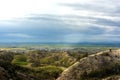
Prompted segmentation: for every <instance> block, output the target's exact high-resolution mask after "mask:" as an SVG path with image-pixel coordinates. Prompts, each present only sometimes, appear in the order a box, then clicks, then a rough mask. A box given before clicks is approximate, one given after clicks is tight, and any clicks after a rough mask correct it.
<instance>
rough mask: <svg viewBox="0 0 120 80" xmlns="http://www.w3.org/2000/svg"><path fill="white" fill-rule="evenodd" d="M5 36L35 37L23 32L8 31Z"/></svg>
mask: <svg viewBox="0 0 120 80" xmlns="http://www.w3.org/2000/svg"><path fill="white" fill-rule="evenodd" d="M4 36H7V37H16V38H33V36H30V35H28V34H23V33H8V34H5V35H4Z"/></svg>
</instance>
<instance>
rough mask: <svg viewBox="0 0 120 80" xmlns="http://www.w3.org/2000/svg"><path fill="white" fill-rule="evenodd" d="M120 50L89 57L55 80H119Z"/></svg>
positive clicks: (107, 51)
mask: <svg viewBox="0 0 120 80" xmlns="http://www.w3.org/2000/svg"><path fill="white" fill-rule="evenodd" d="M119 79H120V49H118V50H106V51H103V52H99V53H97V54H93V55H89V56H88V57H85V58H82V59H80V60H79V61H78V62H76V63H75V64H73V65H72V66H70V67H69V68H68V69H66V70H65V71H63V73H62V74H61V76H60V77H59V78H58V79H56V80H119Z"/></svg>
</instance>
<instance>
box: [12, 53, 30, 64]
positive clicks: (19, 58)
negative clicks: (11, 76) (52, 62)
mask: <svg viewBox="0 0 120 80" xmlns="http://www.w3.org/2000/svg"><path fill="white" fill-rule="evenodd" d="M12 63H13V64H16V65H21V66H22V65H27V64H28V62H27V57H26V56H25V55H15V56H14V59H13V61H12Z"/></svg>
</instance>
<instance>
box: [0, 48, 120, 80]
mask: <svg viewBox="0 0 120 80" xmlns="http://www.w3.org/2000/svg"><path fill="white" fill-rule="evenodd" d="M98 51H102V49H96V50H95V49H90V50H88V49H86V48H75V49H63V50H60V49H50V50H49V49H48V50H47V49H42V50H32V49H30V51H27V52H20V51H18V52H16V51H15V52H14V51H13V52H12V51H1V52H0V69H1V68H3V69H4V70H6V71H5V72H6V74H8V77H7V79H8V80H9V79H12V80H28V79H29V80H48V79H49V80H55V79H56V78H58V77H59V76H60V74H61V73H62V72H63V70H64V69H66V68H68V67H69V66H71V65H73V64H74V63H76V61H79V60H80V59H81V58H84V57H87V56H88V55H90V54H94V53H96V52H98ZM102 55H103V56H109V54H108V53H105V54H102ZM111 69H113V70H111ZM113 74H120V65H118V64H113V65H111V66H110V67H104V68H102V69H99V70H95V71H91V72H90V73H87V71H86V72H83V74H82V75H81V76H79V77H80V78H79V79H78V80H88V79H89V80H90V79H91V80H94V79H98V78H104V77H107V76H109V75H113Z"/></svg>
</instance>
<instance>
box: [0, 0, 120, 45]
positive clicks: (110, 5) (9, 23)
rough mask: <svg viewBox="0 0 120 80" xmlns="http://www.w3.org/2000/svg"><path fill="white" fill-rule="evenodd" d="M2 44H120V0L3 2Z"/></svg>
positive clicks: (0, 19) (0, 15)
mask: <svg viewBox="0 0 120 80" xmlns="http://www.w3.org/2000/svg"><path fill="white" fill-rule="evenodd" d="M0 42H67V43H78V42H120V0H0Z"/></svg>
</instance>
